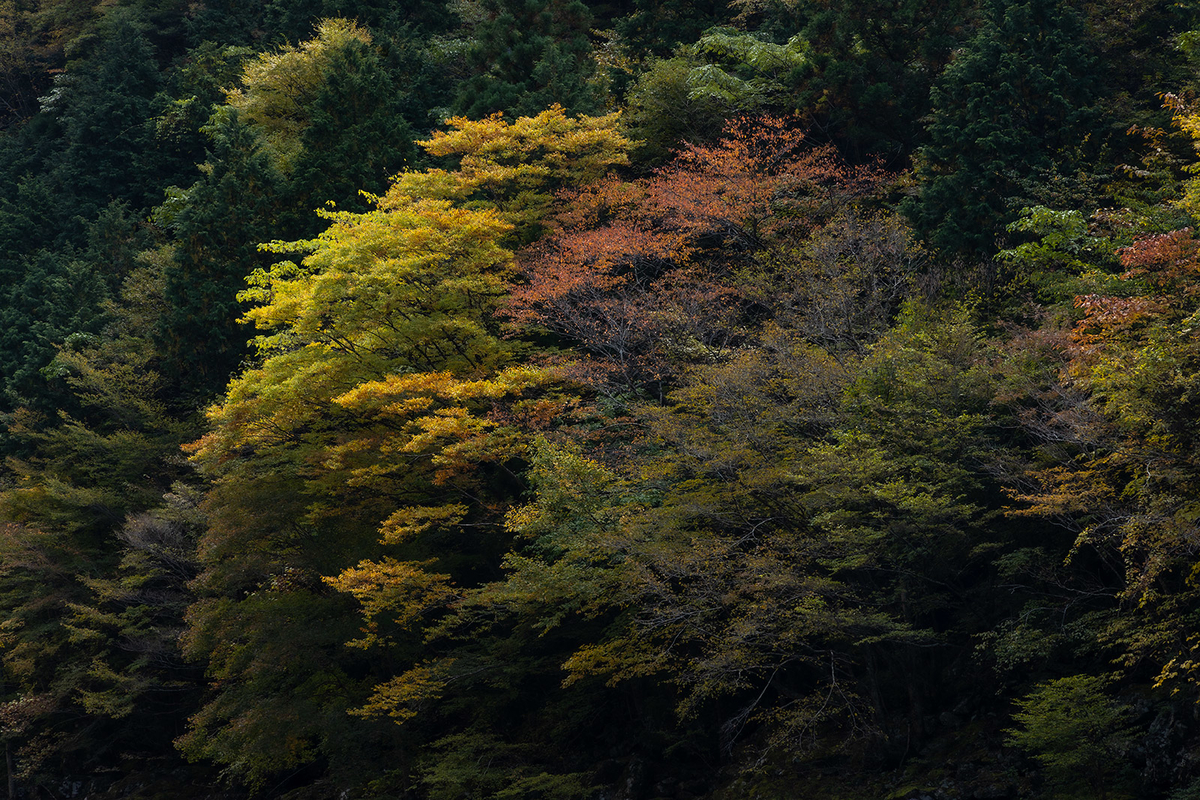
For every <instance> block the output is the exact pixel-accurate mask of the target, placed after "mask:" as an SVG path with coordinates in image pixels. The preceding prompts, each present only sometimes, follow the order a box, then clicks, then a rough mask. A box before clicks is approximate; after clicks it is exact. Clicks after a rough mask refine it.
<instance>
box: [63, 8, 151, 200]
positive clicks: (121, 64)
mask: <svg viewBox="0 0 1200 800" xmlns="http://www.w3.org/2000/svg"><path fill="white" fill-rule="evenodd" d="M142 28H143V26H142V24H141V23H140V21H139V19H138V18H137V15H136V14H134V13H133V12H124V11H121V12H113V13H111V14H109V16H108V17H107V18H106V19H105V21H104V23H102V25H101V26H100V31H99V37H100V39H99V44H98V45H97V46H96V49H95V50H94V51H93V52H92V53H91V54H90V55H89V56H87V57H86V58H84V59H83V60H82V61H81V62H79V64H78V66H76V67H75V68H72V69H68V71H67V72H66V73H64V74H63V75H62V76H61V79H60V80H59V82H58V85H57V87H56V89H55V92H54V93H52V95H51V97H50V99H49V100H48V102H47V106H48V108H49V109H51V110H53V111H56V112H57V115H58V119H59V124H60V125H61V128H62V140H61V144H60V148H61V150H60V152H59V153H58V154H57V156H56V157H55V158H54V166H53V168H52V174H53V176H54V179H55V183H56V184H57V185H58V186H59V187H60V189H61V190H62V191H63V192H64V193H65V195H66V196H69V197H73V198H75V208H74V211H75V213H76V214H78V215H79V216H81V217H83V218H84V219H90V218H92V217H93V216H95V214H96V213H97V212H98V211H99V210H100V209H101V208H103V207H104V206H106V205H107V204H108V203H109V201H110V200H119V201H123V202H126V203H128V204H130V205H131V206H133V207H134V208H148V207H150V206H151V205H153V204H154V202H156V201H157V199H158V197H159V196H160V194H159V193H160V192H161V188H160V187H161V186H162V182H163V181H162V178H163V177H164V174H163V170H164V169H165V168H167V166H168V165H167V164H165V163H163V159H162V157H161V154H160V152H159V149H158V148H157V147H156V146H155V141H154V125H153V123H152V121H151V120H152V117H153V116H154V98H155V95H156V94H157V92H158V90H159V87H160V84H161V78H160V75H159V70H158V64H157V62H156V61H155V56H154V50H153V48H152V46H151V44H150V42H149V40H148V39H147V38H146V36H145V34H144V32H143V29H142Z"/></svg>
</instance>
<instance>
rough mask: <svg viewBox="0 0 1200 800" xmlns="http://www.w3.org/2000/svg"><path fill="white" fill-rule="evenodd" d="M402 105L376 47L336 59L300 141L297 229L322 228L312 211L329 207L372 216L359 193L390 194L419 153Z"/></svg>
mask: <svg viewBox="0 0 1200 800" xmlns="http://www.w3.org/2000/svg"><path fill="white" fill-rule="evenodd" d="M404 98H405V93H404V91H403V90H402V89H401V87H399V86H397V85H396V84H395V82H394V81H393V79H392V76H391V75H390V74H389V72H388V71H387V70H386V69H385V68H384V65H383V63H382V60H381V59H380V57H379V55H378V53H377V52H376V51H375V50H374V49H373V48H371V47H370V46H368V45H365V44H361V43H359V42H352V43H350V45H348V46H347V47H345V48H343V49H341V50H339V51H337V52H336V53H335V54H334V56H333V60H332V63H331V64H330V65H329V66H328V67H327V68H326V70H325V75H324V82H323V83H322V85H321V88H320V89H319V91H318V92H317V94H316V96H315V97H314V98H313V100H312V103H311V104H310V106H309V115H310V118H311V122H310V123H309V125H308V126H307V127H306V128H305V129H304V131H303V132H302V133H301V135H300V143H301V146H302V148H303V149H302V152H301V155H300V157H299V158H298V159H297V161H296V165H295V167H294V169H293V173H292V175H291V187H292V196H293V197H294V201H293V206H294V208H295V211H296V213H297V214H299V215H300V219H298V220H297V224H298V226H300V227H301V228H302V229H303V228H309V229H311V228H312V226H314V225H316V224H318V223H320V222H321V220H320V219H319V218H318V217H316V216H315V215H314V214H313V213H312V209H314V208H317V207H320V206H322V205H323V204H324V203H326V202H327V201H333V202H334V203H336V204H337V207H338V208H344V209H346V210H350V211H366V210H367V205H366V201H365V200H364V198H363V197H362V195H361V194H360V191H366V192H371V193H372V194H383V193H384V191H386V190H387V186H388V179H389V178H391V177H392V176H393V175H395V174H397V173H398V172H400V170H401V169H402V168H404V166H405V165H406V164H408V163H409V162H410V161H411V159H412V157H413V153H414V147H413V143H412V140H413V135H412V130H411V128H410V127H409V125H408V123H407V122H406V121H405V117H404V112H405V108H404V102H403V101H404ZM307 232H309V233H313V234H315V233H317V231H316V230H309V231H307Z"/></svg>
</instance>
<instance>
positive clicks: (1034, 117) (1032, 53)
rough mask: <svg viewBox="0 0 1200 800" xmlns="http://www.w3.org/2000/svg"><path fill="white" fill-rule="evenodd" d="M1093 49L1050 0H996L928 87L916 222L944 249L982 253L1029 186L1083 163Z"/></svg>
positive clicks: (1069, 14) (1092, 117)
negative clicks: (929, 97)
mask: <svg viewBox="0 0 1200 800" xmlns="http://www.w3.org/2000/svg"><path fill="white" fill-rule="evenodd" d="M1092 64H1093V56H1092V54H1091V52H1090V50H1089V47H1088V43H1087V40H1086V39H1085V38H1084V37H1083V35H1082V30H1081V26H1080V22H1079V20H1078V18H1077V17H1076V16H1075V14H1074V13H1073V11H1072V10H1071V9H1069V8H1067V7H1065V6H1063V5H1062V4H1059V3H1058V2H1056V0H1029V1H1028V2H1009V1H1008V0H997V1H996V2H992V3H990V4H989V5H988V6H987V8H986V16H985V19H984V23H983V25H981V27H980V29H979V31H978V32H977V33H976V34H975V36H974V37H973V38H972V39H971V40H970V42H969V43H968V44H967V46H966V48H964V50H963V52H962V53H961V54H959V55H958V56H957V57H956V58H955V59H954V60H953V61H952V62H950V64H949V65H948V66H947V67H946V69H945V72H944V73H943V74H942V76H941V78H940V79H939V81H938V82H937V84H936V85H935V87H934V89H933V94H932V106H933V110H932V114H931V117H930V122H929V127H928V137H929V143H928V144H927V145H925V146H924V147H922V148H921V149H920V150H919V151H918V156H917V178H918V181H919V182H920V194H919V196H918V198H917V199H916V200H914V201H912V202H910V203H909V205H908V206H907V209H908V213H909V214H910V215H911V217H912V218H913V220H914V222H915V225H916V227H917V229H918V230H919V231H920V232H921V233H922V234H924V235H926V236H927V237H928V238H929V241H930V242H931V243H932V244H933V245H934V246H936V247H938V248H939V249H942V250H944V251H945V252H947V253H975V254H987V253H989V252H990V251H991V249H992V248H993V246H994V242H995V237H996V236H997V234H998V233H1000V231H1001V230H1002V229H1003V226H1004V225H1005V224H1007V223H1008V222H1011V221H1012V219H1013V217H1014V212H1015V210H1016V209H1018V208H1021V207H1023V206H1028V205H1034V204H1035V203H1034V202H1030V201H1031V200H1035V201H1036V198H1035V197H1033V196H1032V194H1033V192H1034V191H1035V190H1034V189H1033V186H1034V185H1035V184H1036V182H1037V181H1046V180H1048V179H1049V178H1050V177H1051V176H1052V174H1058V175H1062V176H1065V177H1068V178H1070V177H1073V176H1075V173H1076V172H1077V171H1078V170H1086V169H1087V168H1088V164H1089V158H1090V157H1091V155H1092V153H1094V152H1095V146H1096V145H1097V144H1098V142H1096V143H1090V142H1089V138H1090V134H1089V132H1090V131H1091V129H1092V127H1093V126H1094V125H1095V124H1096V123H1097V122H1098V119H1099V118H1098V116H1097V112H1096V110H1095V103H1096V97H1097V94H1098V91H1099V90H1098V87H1097V86H1096V84H1095V81H1094V69H1093V66H1092Z"/></svg>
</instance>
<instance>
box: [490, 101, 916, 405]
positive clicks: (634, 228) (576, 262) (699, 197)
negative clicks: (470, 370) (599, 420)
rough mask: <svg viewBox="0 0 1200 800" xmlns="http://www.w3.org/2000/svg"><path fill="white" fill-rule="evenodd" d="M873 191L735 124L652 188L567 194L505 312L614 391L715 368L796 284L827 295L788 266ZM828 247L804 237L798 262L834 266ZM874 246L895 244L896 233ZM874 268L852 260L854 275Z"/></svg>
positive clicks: (820, 155)
mask: <svg viewBox="0 0 1200 800" xmlns="http://www.w3.org/2000/svg"><path fill="white" fill-rule="evenodd" d="M885 180H886V175H885V174H884V173H883V172H882V171H880V170H877V169H874V168H859V169H855V168H852V167H849V166H847V165H845V164H844V163H843V162H841V161H840V160H839V159H838V158H837V156H836V154H835V153H834V152H833V150H832V148H829V147H810V146H809V145H808V143H807V139H806V137H805V135H804V134H803V133H802V132H800V131H797V130H795V129H794V128H793V127H791V125H790V123H789V122H788V121H787V120H782V119H774V118H765V119H762V120H744V121H741V122H738V123H734V124H732V125H731V126H730V128H729V130H728V133H727V136H726V138H725V139H723V140H722V141H721V142H719V143H718V144H715V145H707V146H691V147H688V148H687V149H685V150H684V151H683V152H682V153H681V154H680V155H679V156H678V157H677V158H676V159H675V160H674V161H673V162H672V163H671V164H669V165H667V166H666V167H664V168H662V169H660V170H659V171H658V172H656V173H655V175H654V176H653V177H651V178H648V179H645V180H642V181H637V182H625V181H622V180H620V179H618V178H609V179H606V180H603V181H599V182H597V183H596V184H595V185H593V186H592V187H589V188H588V189H587V190H585V191H583V192H580V193H577V194H574V195H570V196H569V197H570V207H569V208H568V209H567V210H565V211H564V212H563V213H561V214H560V215H559V217H558V230H557V231H556V232H555V234H554V235H553V236H551V237H549V238H548V239H546V240H545V241H544V242H543V243H540V244H539V245H538V246H537V247H536V248H534V249H533V250H532V251H531V252H530V253H529V254H528V256H527V258H526V265H525V270H526V273H527V275H528V283H527V284H526V285H523V286H520V287H518V288H517V289H516V290H515V291H514V293H513V299H512V301H511V303H510V309H511V311H510V313H511V315H512V316H513V318H514V319H515V320H517V321H518V322H520V323H523V324H527V325H528V324H534V325H539V326H544V327H545V328H547V329H548V330H549V331H551V332H553V333H554V334H557V335H559V336H561V337H563V338H564V339H566V340H567V341H569V342H572V343H575V344H578V345H579V346H580V347H581V348H582V349H583V351H584V352H585V353H587V354H588V355H589V356H591V357H592V358H594V359H595V360H596V362H598V363H596V365H595V366H596V367H597V368H598V369H599V371H600V372H601V373H608V374H609V375H610V376H611V380H612V382H613V385H614V386H615V387H619V388H621V389H624V390H628V389H636V388H639V387H652V386H654V384H655V383H656V382H658V381H662V380H669V379H670V377H671V376H673V375H675V374H677V373H678V372H679V371H680V369H681V367H682V365H683V364H685V363H687V362H689V361H696V360H699V361H703V360H714V359H719V358H721V357H723V355H724V354H725V353H727V352H728V349H729V348H731V347H735V346H737V345H738V343H739V342H741V341H742V340H743V338H744V336H745V334H746V331H747V325H748V323H749V322H750V319H751V317H752V315H753V314H755V313H759V314H762V313H765V314H767V315H770V314H772V313H773V312H775V311H777V310H780V309H779V306H781V305H783V304H786V303H787V302H789V295H790V296H792V297H793V298H794V294H795V293H796V292H797V290H799V291H801V292H803V291H804V290H803V289H801V288H800V286H798V285H797V284H803V285H805V286H807V287H810V288H813V289H815V290H816V291H818V292H820V291H829V290H830V288H831V287H829V286H827V287H825V288H824V289H818V288H817V287H818V285H819V284H820V283H821V282H822V281H824V280H825V279H824V278H823V277H821V278H818V277H817V276H816V275H813V274H810V273H809V272H808V271H807V270H795V269H794V267H795V264H794V261H795V260H796V259H797V256H798V251H799V250H800V249H801V248H803V247H805V246H806V245H805V244H804V242H805V240H806V239H807V238H808V237H810V236H811V235H812V234H813V233H814V232H815V231H818V230H820V229H821V228H822V226H824V225H826V224H827V223H830V222H831V221H832V220H839V214H840V213H843V212H845V213H846V214H847V215H850V214H852V213H853V212H849V211H848V209H849V208H850V206H851V205H852V204H853V203H855V202H856V201H861V200H862V199H863V198H864V197H869V196H870V195H871V193H872V192H875V191H877V190H878V189H879V187H880V186H881V184H882V183H883V182H884V181H885ZM844 220H845V221H848V220H849V216H846V217H844ZM837 227H839V226H834V228H837ZM831 230H832V229H831ZM835 236H836V234H832V233H831V234H830V238H829V239H827V240H825V241H824V243H822V244H817V243H816V241H815V240H814V242H813V248H814V249H813V250H812V251H811V253H812V254H813V255H814V256H815V255H816V254H817V252H818V248H824V251H825V255H824V256H821V258H825V259H826V260H829V258H830V256H832V258H833V260H834V261H837V260H838V256H833V255H832V252H831V251H832V250H833V249H836V246H833V245H832V241H833V237H835ZM883 242H887V244H886V245H884V248H883V249H886V248H893V247H896V246H898V247H899V249H900V250H902V251H903V250H904V249H906V248H907V246H908V245H907V240H906V237H904V236H903V234H901V235H900V236H891V237H887V236H885V237H881V244H883ZM862 255H864V256H865V253H864V254H862ZM904 258H905V257H904V256H899V260H900V261H901V262H903V261H904ZM877 264H878V260H877V259H872V258H869V257H863V258H862V266H863V271H862V275H863V276H864V277H865V276H866V275H867V274H868V273H870V272H871V270H872V269H874V267H875V266H876V265H877ZM829 266H830V267H831V269H832V270H833V271H836V270H837V265H835V264H831V265H829ZM896 271H897V273H903V272H904V271H905V268H904V267H899V268H898V269H897V270H896ZM840 277H841V278H843V279H844V278H845V277H846V276H845V274H842V275H841V276H840ZM878 277H880V278H881V279H882V278H883V276H882V273H880V274H879V275H878ZM897 277H898V278H899V281H900V283H903V282H904V278H902V277H899V275H897ZM797 279H798V280H797ZM793 281H796V283H792V282H793ZM844 288H846V289H848V290H849V293H850V294H851V295H857V291H858V290H857V288H855V289H849V287H844ZM901 294H902V292H901ZM896 299H897V297H893V298H892V299H891V300H889V301H887V302H888V303H894V302H895V300H896ZM811 300H812V298H805V299H804V300H799V301H796V302H797V303H798V304H799V303H808V302H810V301H811ZM857 300H858V298H857V297H856V299H855V301H853V302H857ZM754 304H759V305H758V308H757V309H756V308H755V305H754ZM868 304H869V303H868ZM821 306H822V304H821V303H819V302H814V303H812V306H811V309H810V310H812V311H813V312H815V313H819V312H817V309H818V308H821ZM822 310H825V309H822ZM888 313H890V312H886V311H885V312H884V314H885V316H886V315H887V314H888Z"/></svg>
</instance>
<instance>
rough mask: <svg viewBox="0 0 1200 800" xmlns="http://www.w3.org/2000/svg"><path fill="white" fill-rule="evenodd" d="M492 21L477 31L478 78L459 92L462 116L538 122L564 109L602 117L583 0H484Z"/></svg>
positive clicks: (588, 15)
mask: <svg viewBox="0 0 1200 800" xmlns="http://www.w3.org/2000/svg"><path fill="white" fill-rule="evenodd" d="M483 5H484V8H485V9H486V10H487V12H488V18H487V19H486V20H484V21H483V22H481V23H479V25H478V26H477V27H476V29H475V42H474V46H473V47H472V49H471V56H470V58H471V63H472V65H473V66H474V68H475V70H476V74H475V75H474V76H473V77H471V78H469V79H467V80H466V81H465V82H464V83H463V84H462V86H461V87H460V88H459V92H458V98H457V101H456V103H455V106H456V110H457V111H458V112H459V113H461V114H463V115H465V116H467V117H471V118H473V119H477V118H479V117H482V116H486V115H487V114H491V113H493V112H496V111H503V112H505V113H506V114H511V115H513V116H532V115H534V114H537V113H539V112H540V111H542V110H544V109H546V108H547V107H549V106H550V105H551V104H553V103H558V104H559V105H561V106H562V107H563V108H565V109H566V110H567V111H568V112H570V113H573V114H579V113H596V112H598V111H600V110H601V108H600V105H599V97H598V96H597V93H596V91H595V89H594V88H593V86H592V85H591V84H590V83H589V82H588V79H589V78H590V77H591V75H592V70H593V65H592V63H591V61H590V59H589V58H588V56H589V53H590V44H589V42H588V38H587V32H588V29H589V28H590V27H591V24H592V17H591V13H590V12H589V11H588V9H587V6H585V5H584V4H583V3H582V2H580V0H484V4H483Z"/></svg>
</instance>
